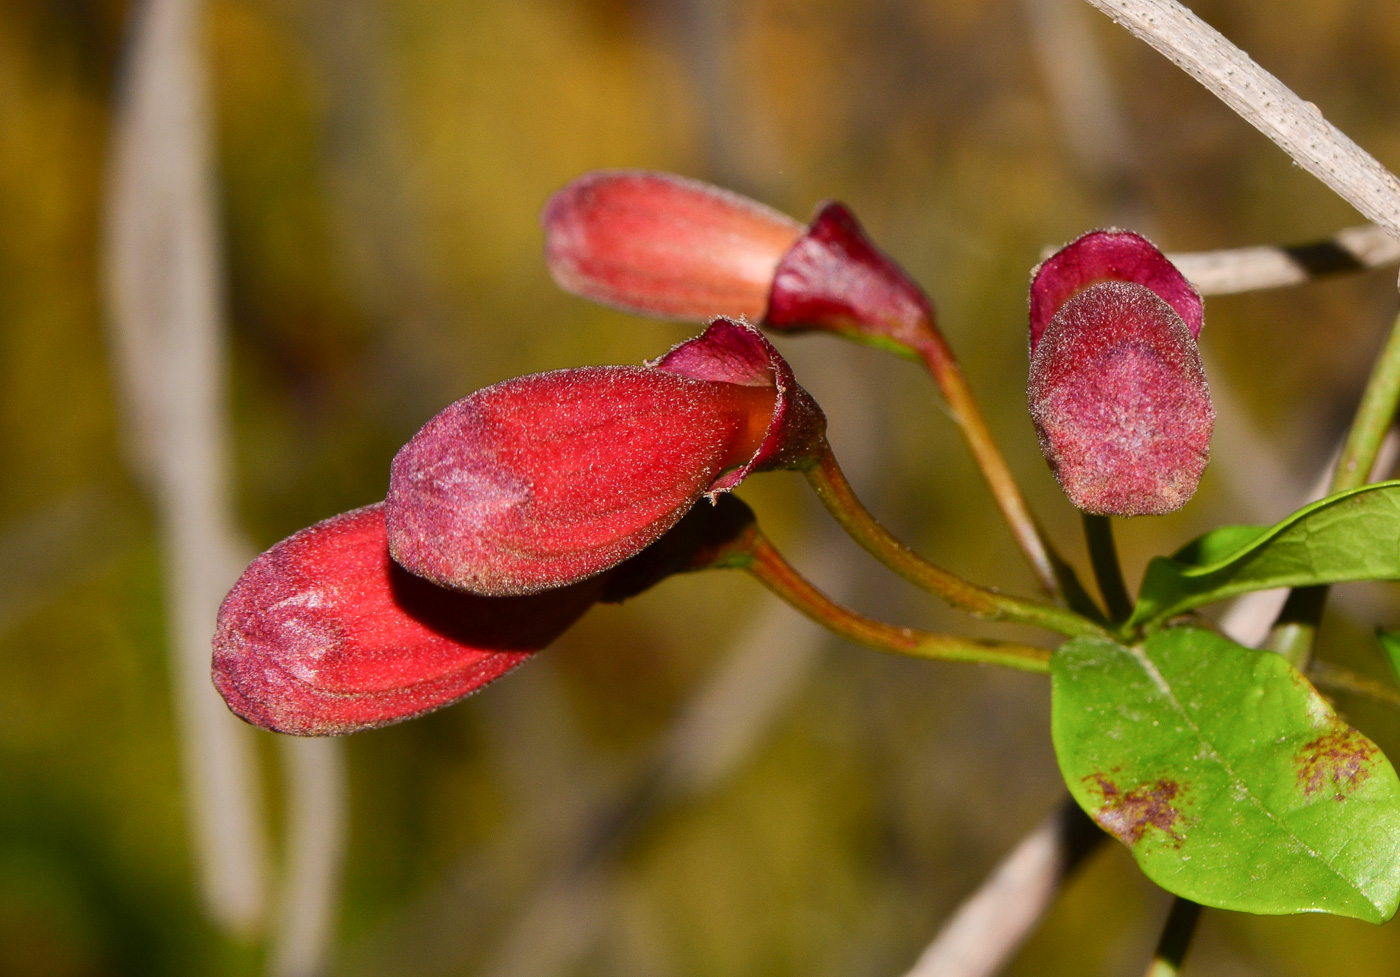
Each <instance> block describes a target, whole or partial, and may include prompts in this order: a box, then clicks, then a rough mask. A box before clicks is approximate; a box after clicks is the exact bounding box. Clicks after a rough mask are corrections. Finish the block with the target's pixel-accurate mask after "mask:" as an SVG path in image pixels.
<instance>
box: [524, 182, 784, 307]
mask: <svg viewBox="0 0 1400 977" xmlns="http://www.w3.org/2000/svg"><path fill="white" fill-rule="evenodd" d="M542 222H543V224H544V227H545V231H546V244H545V260H546V262H547V263H548V265H549V270H550V273H551V274H553V276H554V280H555V281H556V282H558V283H559V286H560V287H561V288H563V289H565V290H567V291H570V292H573V293H574V294H575V295H581V296H583V297H584V298H588V299H592V300H593V301H595V302H602V303H604V304H607V305H612V306H617V307H618V308H622V309H626V310H628V311H631V312H640V313H642V314H643V315H656V316H664V317H666V318H675V319H693V320H697V321H702V322H703V321H706V320H709V319H710V318H712V317H714V316H717V315H728V316H747V317H748V318H750V319H754V320H757V319H760V318H762V317H763V313H764V310H765V309H767V307H768V288H769V286H770V285H771V284H772V282H773V273H774V270H775V269H776V268H777V267H778V262H779V261H780V260H781V259H782V257H783V255H784V254H786V253H787V250H788V249H789V248H790V247H792V244H793V242H794V241H796V240H797V239H798V237H800V236H801V234H802V225H801V224H798V223H797V222H796V221H794V220H792V219H791V218H789V217H786V216H784V215H782V214H780V213H778V212H777V211H775V210H770V209H769V208H767V207H765V206H763V205H762V204H760V203H757V202H755V201H753V200H749V199H748V198H746V197H741V196H739V195H738V194H735V193H730V192H728V191H727V190H721V189H719V188H718V187H712V186H710V185H709V184H706V183H700V182H699V181H697V180H687V179H685V178H683V177H679V176H672V175H671V174H668V173H647V172H643V171H638V170H602V171H599V172H597V173H590V174H588V175H587V176H583V177H580V178H579V179H577V180H575V181H574V182H573V183H570V184H569V185H568V186H566V187H565V188H564V189H562V190H560V191H559V192H558V193H556V194H555V195H554V196H553V197H551V198H550V199H549V203H547V204H546V205H545V208H544V214H543V215H542Z"/></svg>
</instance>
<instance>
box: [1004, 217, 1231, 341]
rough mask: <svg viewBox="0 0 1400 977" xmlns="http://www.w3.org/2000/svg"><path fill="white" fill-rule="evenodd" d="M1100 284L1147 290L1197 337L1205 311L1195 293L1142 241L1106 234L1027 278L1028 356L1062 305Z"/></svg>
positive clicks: (1087, 239) (1078, 243) (1060, 254)
mask: <svg viewBox="0 0 1400 977" xmlns="http://www.w3.org/2000/svg"><path fill="white" fill-rule="evenodd" d="M1102 281H1125V282H1137V283H1138V284H1139V285H1144V286H1146V287H1147V288H1149V289H1151V290H1152V291H1153V292H1155V293H1156V294H1157V296H1158V297H1159V298H1161V299H1162V300H1163V301H1164V302H1166V303H1167V304H1168V305H1170V306H1171V307H1172V308H1173V309H1175V310H1176V314H1177V315H1178V316H1180V317H1181V320H1182V321H1183V322H1185V323H1186V328H1187V329H1188V330H1190V332H1191V338H1193V339H1195V338H1198V337H1199V336H1200V335H1201V325H1202V323H1203V322H1204V318H1205V306H1204V305H1203V304H1202V302H1201V295H1200V293H1199V292H1197V291H1196V287H1195V286H1194V285H1192V284H1191V283H1190V282H1189V281H1187V280H1186V276H1185V275H1183V274H1182V273H1181V272H1179V271H1177V269H1176V266H1175V265H1173V264H1172V263H1171V262H1170V261H1168V260H1167V256H1166V255H1164V254H1162V252H1161V251H1159V250H1157V248H1156V246H1155V245H1154V244H1153V243H1152V242H1151V241H1149V240H1147V238H1145V237H1143V236H1142V235H1141V234H1134V233H1133V232H1132V231H1121V230H1117V229H1115V228H1110V229H1108V230H1103V231H1090V232H1089V233H1088V234H1085V235H1082V236H1081V237H1078V238H1076V239H1075V240H1074V241H1072V242H1071V243H1070V244H1067V245H1065V246H1064V247H1063V248H1061V249H1060V250H1059V251H1057V252H1055V253H1054V254H1053V255H1051V256H1050V257H1049V258H1047V259H1045V260H1044V261H1042V262H1041V263H1040V264H1039V265H1038V266H1036V269H1035V271H1033V272H1032V273H1031V351H1032V352H1034V351H1035V348H1036V346H1037V345H1038V344H1039V342H1040V337H1041V333H1043V332H1044V331H1045V329H1046V327H1047V326H1048V325H1049V324H1050V320H1051V319H1052V318H1054V316H1055V313H1056V312H1058V311H1059V309H1060V307H1061V306H1062V305H1064V304H1065V303H1066V302H1067V301H1069V299H1070V298H1071V297H1073V296H1074V295H1076V294H1078V293H1079V292H1081V291H1083V290H1084V289H1085V288H1087V287H1089V286H1090V285H1092V284H1094V283H1095V282H1102Z"/></svg>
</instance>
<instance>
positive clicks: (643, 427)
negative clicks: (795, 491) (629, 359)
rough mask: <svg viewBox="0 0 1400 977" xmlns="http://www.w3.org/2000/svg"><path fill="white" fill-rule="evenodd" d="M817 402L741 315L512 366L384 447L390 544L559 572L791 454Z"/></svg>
mask: <svg viewBox="0 0 1400 977" xmlns="http://www.w3.org/2000/svg"><path fill="white" fill-rule="evenodd" d="M825 424H826V421H825V418H824V417H823V416H822V413H821V410H820V408H818V407H817V405H816V404H815V403H814V402H813V401H812V399H811V397H810V396H809V395H808V394H807V392H806V391H804V390H803V389H802V388H801V387H799V386H797V384H796V382H795V381H794V380H793V377H792V371H791V368H790V367H788V365H787V363H786V361H784V360H783V358H782V357H781V356H779V355H778V352H777V350H775V349H773V347H772V346H771V345H769V343H768V342H767V340H765V339H764V338H763V337H762V335H761V334H760V333H759V332H758V331H757V330H755V329H753V328H752V327H751V326H748V325H745V324H742V323H737V322H732V321H730V320H727V319H717V320H715V322H714V323H712V324H711V325H710V327H709V329H707V330H706V331H705V333H704V335H702V336H700V337H699V338H697V339H693V340H690V341H689V342H686V343H682V344H681V345H679V346H677V347H676V348H675V349H673V350H671V352H669V353H667V354H666V355H665V356H663V357H662V358H661V359H660V360H658V361H657V362H656V363H654V364H650V365H648V366H646V367H625V366H612V367H588V368H584V369H576V370H557V371H555V372H553V373H540V374H535V375H533V376H527V377H520V378H518V379H515V380H507V381H505V382H504V383H498V384H496V385H495V386H492V387H487V388H486V389H484V390H478V391H477V392H476V393H474V394H472V395H470V396H469V397H466V398H464V399H463V400H459V401H458V402H457V403H455V404H453V405H452V406H450V407H448V408H447V409H446V410H444V411H443V412H442V413H440V414H438V415H437V416H436V417H434V418H433V419H432V420H430V421H429V422H428V423H427V424H426V425H424V426H423V429H422V430H421V431H419V432H418V433H417V434H416V435H414V437H413V440H411V441H410V442H409V443H408V444H407V445H405V446H404V447H403V449H402V450H400V451H399V453H398V455H397V456H395V458H394V463H393V466H392V468H391V471H390V481H389V495H388V498H387V499H386V505H387V510H386V511H387V515H388V525H389V541H390V546H391V548H392V551H393V554H394V559H396V560H397V561H398V562H399V563H401V564H402V565H403V566H404V567H406V568H407V569H409V570H411V571H412V572H413V573H416V574H418V575H419V576H422V577H426V578H427V579H429V580H433V581H435V582H437V583H440V584H443V585H444V586H448V587H455V588H458V589H461V590H466V591H470V592H472V593H478V594H487V595H492V596H504V595H511V594H530V593H536V592H538V591H541V590H548V589H550V588H554V587H560V586H564V585H566V584H570V583H574V582H576V581H579V580H582V579H584V578H586V577H589V576H592V575H593V574H596V573H600V572H602V571H603V570H606V569H608V568H609V567H612V566H615V565H616V564H618V563H620V562H621V561H623V560H625V559H627V558H628V557H630V556H632V555H634V554H636V553H638V552H640V551H641V550H642V549H643V548H645V547H646V546H647V545H648V544H649V543H651V542H652V541H653V540H655V539H656V538H657V537H659V536H660V535H661V534H662V533H664V532H665V531H666V530H668V529H670V528H671V527H672V526H674V525H675V524H676V522H677V521H679V520H680V518H681V517H682V516H683V515H685V513H686V511H687V510H689V509H690V507H691V506H692V505H694V504H695V502H696V501H697V500H698V499H699V498H700V497H701V496H702V495H709V496H710V498H711V499H714V498H715V496H716V495H717V493H720V492H724V491H728V490H729V489H731V488H733V487H734V486H735V485H737V484H739V482H741V481H742V480H743V479H744V478H745V477H746V476H747V475H748V474H749V473H750V472H753V471H762V470H767V469H772V468H800V467H804V466H805V465H807V464H810V463H811V461H812V460H813V458H814V457H815V453H816V452H817V450H818V449H819V448H820V447H821V445H822V444H824V432H825Z"/></svg>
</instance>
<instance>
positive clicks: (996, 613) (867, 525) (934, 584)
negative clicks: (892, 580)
mask: <svg viewBox="0 0 1400 977" xmlns="http://www.w3.org/2000/svg"><path fill="white" fill-rule="evenodd" d="M806 475H807V479H808V481H810V482H811V483H812V487H813V488H814V489H815V490H816V493H817V497H818V498H819V499H821V501H822V504H823V505H825V506H826V508H827V511H828V512H830V513H831V515H832V517H833V518H835V519H836V521H837V522H838V523H840V524H841V528H842V529H844V530H846V532H847V533H848V534H849V535H850V537H851V538H852V539H854V540H855V541H856V542H857V543H859V544H860V545H861V546H862V547H864V548H865V550H866V551H867V552H868V553H870V555H871V556H873V557H875V558H876V559H877V560H879V561H880V562H881V563H883V564H885V566H887V567H889V568H890V569H891V570H893V571H894V572H895V573H897V574H899V575H900V576H902V577H903V578H904V579H906V580H908V581H909V582H910V583H912V584H914V585H915V586H917V587H922V588H923V589H924V590H927V591H928V592H930V593H932V594H936V595H937V596H939V597H941V598H943V599H944V600H945V601H947V602H948V603H949V604H951V605H953V606H954V607H957V608H959V609H961V610H964V611H967V612H968V613H970V614H975V615H976V616H978V617H983V618H987V619H988V620H993V621H1011V622H1014V623H1017V624H1031V625H1034V626H1036V627H1041V628H1046V629H1048V630H1051V631H1057V632H1059V633H1060V634H1064V635H1069V636H1070V637H1076V636H1078V635H1100V636H1101V635H1103V634H1104V633H1105V632H1104V630H1103V628H1101V627H1099V625H1097V624H1095V623H1094V622H1093V621H1091V620H1089V619H1088V618H1085V617H1082V616H1080V615H1079V614H1076V613H1074V612H1073V611H1068V610H1065V609H1064V608H1061V607H1055V606H1054V605H1052V604H1045V603H1041V602H1040V601H1033V600H1027V599H1025V598H1020V597H1008V596H1007V595H1005V594H1000V593H997V592H996V591H994V590H989V589H987V588H985V587H979V586H977V585H976V584H973V583H969V582H968V581H966V580H964V579H962V578H961V577H959V576H957V575H956V574H953V573H950V572H948V571H947V570H945V569H943V568H942V567H940V566H937V565H935V564H933V563H930V562H929V561H927V560H925V559H924V558H923V557H921V556H919V555H918V554H917V553H915V552H914V551H913V550H911V549H910V548H909V547H907V546H905V545H904V544H903V543H901V542H900V541H899V540H898V539H896V538H895V537H894V536H892V535H890V532H889V530H887V529H886V528H885V527H884V526H882V525H880V523H879V522H878V521H877V520H876V519H875V517H874V516H872V515H871V514H870V512H869V510H867V509H866V508H865V506H864V505H862V504H861V501H860V499H858V498H856V494H855V492H854V491H853V490H852V489H851V486H850V483H849V482H847V481H846V476H845V475H844V474H843V473H842V471H841V467H840V466H839V465H838V464H837V463H836V458H835V456H834V455H832V453H831V450H830V448H827V449H826V450H825V451H824V452H823V453H822V455H821V458H820V459H819V460H818V462H817V464H816V465H815V466H814V467H812V468H810V469H808V470H807V472H806Z"/></svg>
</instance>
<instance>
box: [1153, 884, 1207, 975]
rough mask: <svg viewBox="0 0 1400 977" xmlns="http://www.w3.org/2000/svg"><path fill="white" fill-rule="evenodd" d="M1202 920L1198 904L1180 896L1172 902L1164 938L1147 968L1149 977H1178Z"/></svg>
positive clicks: (1158, 943)
mask: <svg viewBox="0 0 1400 977" xmlns="http://www.w3.org/2000/svg"><path fill="white" fill-rule="evenodd" d="M1200 918H1201V907H1200V906H1199V905H1197V904H1196V903H1194V902H1191V901H1190V900H1189V899H1183V898H1181V897H1180V896H1177V897H1176V898H1175V899H1174V900H1172V909H1171V912H1170V913H1168V914H1167V923H1166V925H1165V926H1163V927H1162V937H1161V939H1160V940H1158V941H1157V952H1156V953H1155V954H1153V956H1152V965H1151V966H1150V967H1148V968H1147V977H1176V975H1177V974H1178V973H1180V972H1181V963H1182V961H1183V960H1185V959H1186V951H1187V950H1188V949H1190V947H1191V937H1192V936H1194V935H1195V933H1196V921H1197V920H1199V919H1200Z"/></svg>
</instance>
